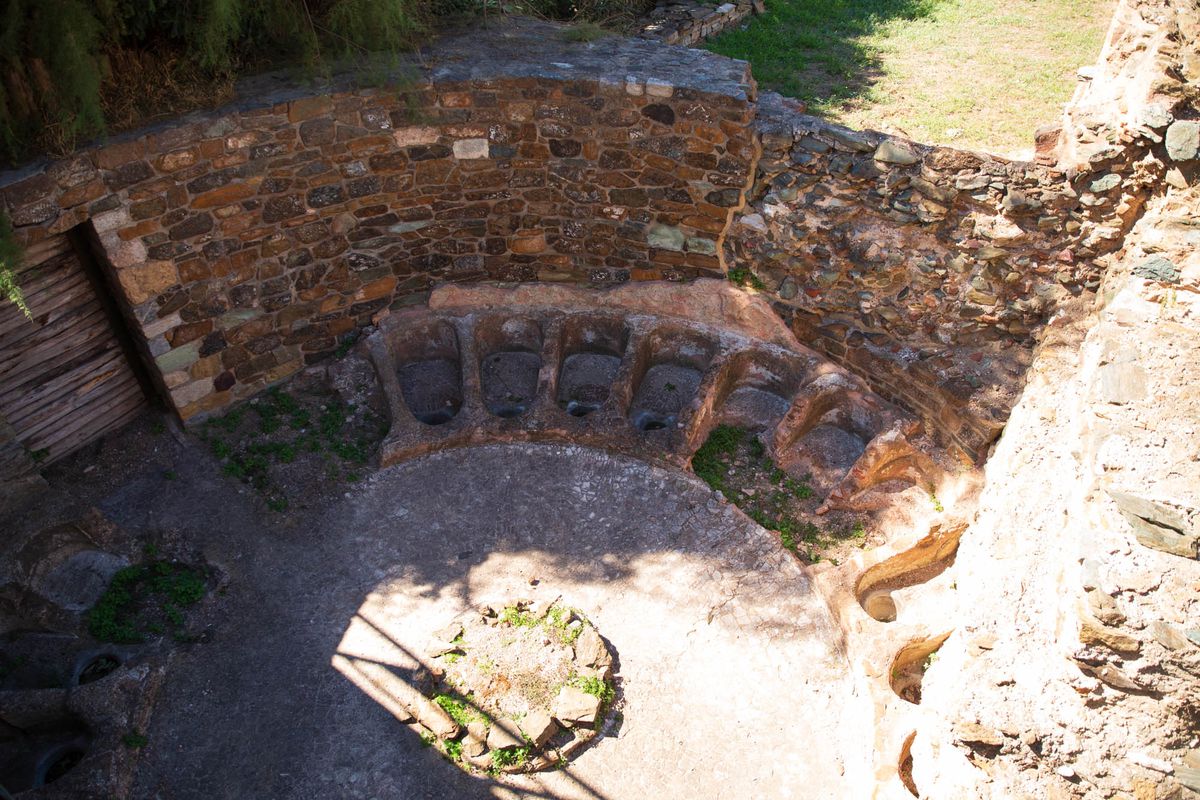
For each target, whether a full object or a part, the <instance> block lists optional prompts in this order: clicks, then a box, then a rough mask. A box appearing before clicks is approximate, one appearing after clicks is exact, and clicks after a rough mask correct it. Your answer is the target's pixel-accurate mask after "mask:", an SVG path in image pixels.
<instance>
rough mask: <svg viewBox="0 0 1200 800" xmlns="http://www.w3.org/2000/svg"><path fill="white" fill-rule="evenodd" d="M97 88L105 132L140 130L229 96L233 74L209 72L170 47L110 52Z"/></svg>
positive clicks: (216, 102)
mask: <svg viewBox="0 0 1200 800" xmlns="http://www.w3.org/2000/svg"><path fill="white" fill-rule="evenodd" d="M105 60H106V62H107V73H108V74H107V75H106V77H105V80H104V83H103V85H102V87H101V96H100V104H101V107H102V108H103V109H104V118H105V120H106V122H107V127H108V133H110V134H112V133H119V132H120V131H125V130H132V129H134V128H140V127H142V126H143V125H148V124H150V123H153V122H156V121H158V120H162V119H168V118H170V117H175V116H179V115H180V114H186V113H187V112H189V111H195V110H197V109H206V108H216V107H217V106H219V105H221V104H223V103H227V102H229V101H230V100H232V99H233V94H234V93H233V77H232V76H231V75H224V76H220V75H219V76H215V77H214V76H213V74H212V73H211V72H209V71H207V70H203V69H201V68H200V67H199V66H197V65H196V63H195V61H194V60H191V59H188V58H187V57H185V56H184V55H182V54H181V53H178V52H174V51H172V50H170V49H162V50H160V51H155V52H151V51H145V50H114V51H110V52H109V53H108V54H107V55H106V56H105Z"/></svg>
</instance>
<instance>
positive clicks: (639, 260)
mask: <svg viewBox="0 0 1200 800" xmlns="http://www.w3.org/2000/svg"><path fill="white" fill-rule="evenodd" d="M531 53H537V54H538V59H539V60H538V61H536V62H531V61H530V60H529V56H530V54H531ZM423 62H424V66H401V67H398V68H397V73H396V76H397V77H398V80H399V83H400V86H401V90H400V91H397V90H396V89H392V90H383V89H378V90H374V89H355V88H352V87H353V78H346V77H338V78H335V79H334V80H333V81H331V82H330V83H328V84H326V85H324V86H296V85H295V84H294V82H292V81H289V80H288V79H286V78H281V77H279V76H268V77H264V78H260V79H256V80H253V81H249V82H247V83H246V84H245V85H244V86H243V88H242V94H243V96H245V97H246V98H247V99H246V100H244V101H240V102H238V103H235V104H234V105H232V106H230V107H227V108H224V109H220V110H218V111H216V112H212V113H208V114H201V115H194V116H191V117H187V118H184V119H183V120H180V121H179V122H177V123H174V124H171V125H168V126H164V127H161V128H159V129H156V130H153V131H149V132H142V133H140V134H135V135H131V136H126V137H122V138H121V139H119V140H116V141H113V142H110V143H108V144H105V145H102V146H96V147H92V148H88V149H86V150H84V151H83V152H81V153H78V154H76V155H75V156H73V157H71V158H69V159H65V160H63V161H58V162H55V163H51V164H43V165H39V166H37V167H35V168H32V169H27V170H24V171H22V172H20V173H16V174H9V175H7V176H5V177H4V178H3V179H2V180H0V186H2V188H0V192H2V194H3V201H4V205H5V206H6V207H7V210H8V213H9V215H10V217H11V218H12V220H13V223H14V225H15V226H16V229H17V235H18V237H19V238H20V240H21V241H22V242H24V243H25V244H32V243H35V242H37V241H39V240H40V239H43V238H45V237H47V236H50V235H53V234H57V233H61V232H63V231H66V230H68V229H70V228H72V227H74V226H76V225H79V224H81V223H84V222H87V221H89V220H90V222H91V224H92V225H93V226H94V228H95V231H96V233H97V234H98V236H99V240H100V243H101V246H102V248H103V250H104V254H105V255H106V257H107V261H108V262H109V264H110V265H111V272H112V277H113V281H112V283H113V286H114V291H115V293H116V294H117V295H118V296H119V299H120V300H121V301H122V305H123V306H124V307H125V309H126V311H127V312H128V315H129V316H130V317H131V319H132V320H133V322H134V327H135V330H136V333H137V334H139V335H140V339H141V344H142V345H143V348H144V350H145V352H146V357H147V359H148V360H150V361H151V362H152V365H153V368H154V371H155V372H156V373H157V376H156V377H158V378H159V379H160V380H161V383H162V388H163V389H164V392H165V394H166V395H167V396H168V397H169V398H170V400H171V402H172V404H173V405H174V406H175V408H176V410H177V411H178V412H179V414H180V416H181V417H182V418H183V419H184V420H189V419H195V418H198V417H199V416H203V415H205V414H207V413H210V412H212V411H214V410H217V409H220V408H222V407H224V406H226V405H228V404H230V403H232V402H235V401H237V400H240V399H243V398H245V397H248V396H251V395H253V394H255V393H256V392H258V391H260V390H261V389H263V388H264V387H266V386H267V385H269V384H271V383H273V382H276V381H278V380H281V379H282V378H284V377H286V376H287V375H289V374H291V373H294V372H295V371H297V370H299V369H300V368H302V367H303V366H304V365H305V364H306V363H310V362H312V361H313V360H315V359H317V358H320V357H321V356H323V355H325V354H328V353H329V352H331V351H333V350H334V349H335V348H336V347H337V346H338V342H339V337H341V336H343V335H346V334H348V333H350V332H351V331H354V330H355V329H357V328H361V327H363V326H364V325H367V324H369V322H370V320H371V317H372V315H373V314H375V313H377V312H379V311H380V310H382V309H385V308H387V307H389V306H391V305H397V304H404V303H406V302H410V301H413V300H417V301H419V300H420V299H421V298H422V297H423V296H424V295H423V293H424V292H426V291H427V290H428V289H429V288H430V287H431V286H432V285H433V284H434V283H436V282H442V281H452V282H457V281H476V280H489V279H490V280H504V281H550V282H556V281H559V282H577V283H585V284H593V285H604V284H609V283H615V282H621V281H625V280H653V279H664V278H667V279H675V280H680V279H686V278H693V277H697V276H700V275H719V274H721V273H722V272H723V265H722V261H721V252H722V239H723V236H724V232H725V230H726V229H727V227H728V223H729V219H730V216H731V214H732V211H733V209H734V208H736V207H738V206H739V205H740V204H741V203H742V199H743V191H744V189H745V187H746V186H747V184H748V182H749V179H750V176H751V173H752V165H753V159H754V156H755V149H754V143H753V139H752V131H751V129H750V122H751V119H752V115H753V110H752V107H751V105H750V101H751V99H752V98H753V94H754V88H753V83H752V82H751V81H750V79H749V76H748V70H747V67H746V65H745V64H743V63H740V62H734V61H730V60H728V59H723V58H720V57H717V56H713V55H711V54H707V53H703V52H700V51H695V50H687V49H683V48H666V47H663V46H661V45H659V44H656V43H652V42H646V41H639V40H630V39H620V38H616V37H613V38H607V39H604V40H601V41H599V42H595V43H591V44H569V43H567V42H566V41H564V40H563V37H562V29H561V27H560V26H555V25H551V24H547V23H538V22H534V21H529V20H512V21H509V22H508V23H507V24H505V25H503V26H501V27H500V28H499V29H497V30H493V31H492V32H491V33H490V35H484V34H480V33H479V32H474V33H471V34H469V35H462V36H458V37H450V38H448V39H446V40H445V41H443V42H441V43H439V44H438V45H437V46H436V47H435V48H434V49H433V50H432V51H431V52H430V53H428V54H425V55H424V57H423Z"/></svg>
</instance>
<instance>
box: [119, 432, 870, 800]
mask: <svg viewBox="0 0 1200 800" xmlns="http://www.w3.org/2000/svg"><path fill="white" fill-rule="evenodd" d="M191 485H192V486H197V485H198V484H196V483H193V484H191ZM187 499H188V498H186V497H180V498H179V502H186V501H187ZM125 500H126V502H124V503H122V504H121V505H122V506H124V507H125V508H130V507H131V506H130V504H128V502H127V501H128V498H125ZM136 506H137V504H133V506H132V507H136ZM163 513H164V511H163V509H162V508H161V505H160V508H159V509H158V511H157V512H156V514H158V515H159V518H160V519H161V518H162V517H161V515H162V514H163ZM165 513H166V514H167V515H168V516H173V515H172V514H171V512H169V511H168V512H165ZM252 516H253V515H252V512H249V510H248V509H241V508H239V506H238V503H237V502H233V503H231V504H230V506H229V508H227V510H226V514H225V516H224V517H223V519H222V522H223V523H225V524H222V525H220V526H216V527H214V526H212V525H211V522H212V520H208V519H197V518H196V517H194V516H193V517H191V518H190V519H187V518H186V516H185V515H184V514H182V511H180V515H179V517H178V520H179V522H181V523H183V524H185V525H186V526H187V527H188V528H189V530H188V532H187V533H188V535H189V536H192V537H194V538H195V539H196V540H197V544H198V546H199V547H200V548H201V549H202V550H203V551H204V553H205V555H206V556H207V557H208V558H209V559H210V560H212V561H213V562H214V563H216V564H217V565H219V567H220V568H221V569H222V570H224V571H225V572H226V573H227V577H228V584H227V587H228V588H227V593H226V595H225V597H224V599H223V601H222V602H223V604H224V607H223V609H222V616H223V617H224V619H223V620H222V621H221V622H219V623H218V624H217V626H216V628H215V629H214V635H213V639H212V641H211V643H209V644H206V645H202V646H193V647H188V648H183V649H181V650H178V651H177V652H176V655H175V658H174V660H173V664H172V666H171V670H170V673H169V679H168V681H167V684H166V686H165V687H164V689H163V694H162V696H161V697H160V700H159V702H158V705H157V709H156V713H155V717H154V720H153V723H152V725H151V729H150V731H149V736H150V741H151V746H149V747H148V748H147V749H146V751H145V752H144V754H143V757H142V761H141V764H140V765H139V774H138V778H137V782H136V785H135V792H134V796H135V797H144V798H171V799H172V800H184V799H185V798H193V797H195V798H200V797H203V798H206V800H210V799H211V798H226V797H227V798H234V797H236V798H245V797H266V796H270V797H279V798H310V797H312V798H316V797H322V798H323V797H344V798H372V797H397V798H400V797H402V798H430V800H432V799H434V798H476V797H478V798H485V797H503V798H515V797H521V798H535V797H545V798H613V800H616V799H617V798H622V799H624V798H641V797H654V798H684V797H687V798H692V797H706V798H731V799H732V798H751V797H753V798H788V797H794V798H845V797H856V796H858V797H862V796H867V794H868V793H869V790H868V789H866V788H865V787H866V784H865V783H864V779H865V778H867V777H868V776H869V771H870V770H869V765H870V742H869V737H863V736H861V735H857V736H856V735H855V734H854V731H855V730H857V731H860V732H861V731H863V730H869V729H870V725H871V713H872V709H871V707H870V704H869V703H867V702H865V701H864V702H860V700H859V698H858V695H857V693H856V689H855V686H854V684H853V681H852V680H851V679H850V669H849V664H848V663H847V662H846V660H845V657H844V655H843V649H842V646H841V644H840V641H839V637H840V632H839V631H838V630H837V628H836V626H835V625H834V624H833V622H832V620H831V619H830V616H829V613H828V611H827V609H826V607H825V605H824V603H823V601H822V600H821V599H820V597H819V596H818V595H817V594H816V593H815V592H814V591H813V590H812V588H811V586H810V583H809V581H808V579H807V577H806V575H805V571H804V569H803V568H802V567H801V566H800V565H799V564H798V563H797V562H796V561H795V560H794V559H793V558H792V557H791V556H790V555H789V554H788V553H787V552H786V551H784V550H783V549H782V548H781V547H780V546H779V544H778V542H777V541H776V540H775V539H774V537H773V536H772V535H771V534H769V533H767V532H766V531H764V530H762V529H761V528H759V527H758V526H756V525H755V524H754V523H752V522H750V521H749V520H748V519H746V518H745V517H744V516H742V515H741V513H740V512H738V511H737V510H736V509H734V508H732V507H731V506H728V505H725V504H722V503H720V502H718V501H717V500H715V499H714V498H713V496H712V494H711V492H710V491H709V490H708V488H707V487H706V486H705V485H703V484H702V483H700V482H699V481H697V480H696V479H694V478H693V477H691V476H687V475H684V474H682V473H676V472H670V471H666V470H663V469H660V468H656V467H651V466H649V465H646V464H644V463H641V462H637V461H633V460H629V459H624V458H617V457H613V456H610V455H606V454H604V453H601V452H598V451H593V450H587V449H581V448H578V447H560V446H544V445H512V446H490V447H483V448H476V449H467V450H459V451H452V452H447V453H442V454H438V455H434V456H430V457H427V458H423V459H418V460H416V461H412V462H408V463H405V464H402V465H399V466H397V467H393V468H391V469H387V470H383V471H381V472H378V473H375V474H374V475H372V476H371V478H370V479H369V480H367V481H365V482H364V483H362V484H360V485H358V486H357V487H355V488H354V489H352V490H351V491H350V492H347V493H346V494H345V496H344V497H342V498H340V499H339V500H338V501H337V502H335V503H334V504H332V505H331V506H328V507H326V508H325V509H324V511H323V512H321V513H320V514H319V516H318V515H316V514H314V516H313V518H310V519H305V518H301V519H299V520H296V524H294V525H293V526H291V528H290V530H280V529H275V530H270V531H262V530H259V531H257V532H256V531H254V530H253V529H254V526H255V524H256V523H255V520H254V519H253V518H252ZM123 522H124V523H125V524H137V523H138V520H137V519H126V520H123ZM533 580H536V585H531V581H533ZM559 595H561V597H562V599H563V601H564V602H566V603H569V604H571V605H574V606H577V607H579V608H581V609H583V610H584V611H585V612H586V613H587V614H588V615H589V617H590V619H592V621H593V622H594V623H595V624H596V626H597V628H598V629H599V631H600V632H601V633H602V634H603V635H604V636H605V638H606V639H607V640H608V641H609V643H610V645H611V648H612V650H613V652H614V654H615V656H616V658H617V670H616V683H617V692H618V700H617V710H618V711H619V712H620V715H619V716H618V717H617V719H619V723H618V724H615V725H612V726H610V728H609V729H608V730H607V731H606V732H605V734H604V735H603V736H601V737H599V738H598V739H597V740H596V741H595V743H594V744H593V745H592V746H591V747H589V748H588V749H587V750H586V751H584V752H583V753H582V754H581V755H580V756H578V757H577V758H576V759H574V760H573V761H572V763H571V764H570V766H569V767H568V768H566V769H565V770H562V771H558V772H550V773H543V774H540V775H533V776H520V777H512V778H503V779H490V778H479V777H471V776H468V775H465V774H463V773H462V772H460V771H459V770H458V769H457V768H455V767H454V766H452V765H450V764H448V763H446V762H445V761H443V760H442V758H441V757H440V756H439V755H438V754H437V753H436V751H434V750H432V749H429V748H425V747H423V746H422V745H421V743H420V741H419V739H418V736H417V735H416V733H414V732H413V730H412V729H410V728H409V727H408V726H406V725H403V724H401V723H400V722H398V721H397V720H396V719H395V718H394V717H393V716H392V715H391V714H390V713H389V712H388V711H387V710H386V709H385V708H384V706H382V705H380V704H378V703H377V702H375V701H374V700H372V699H371V698H370V697H368V696H367V694H365V693H364V692H363V691H361V690H360V689H359V688H358V687H357V686H356V685H355V684H354V683H353V682H352V681H351V680H348V679H347V677H346V676H344V675H343V674H340V673H339V671H338V669H337V668H335V666H334V663H333V662H334V661H335V656H336V655H338V654H341V657H342V658H343V659H345V657H347V656H349V657H351V658H353V657H363V656H366V657H370V658H372V659H373V660H376V661H382V662H385V663H387V664H389V665H390V670H391V672H392V674H393V675H395V676H397V679H398V680H402V679H403V676H404V675H405V674H406V669H411V668H413V667H415V666H416V664H415V660H418V659H424V658H425V656H424V655H423V651H424V646H425V644H426V642H427V641H428V638H429V634H430V632H431V631H433V630H435V629H437V628H438V627H440V625H441V624H442V623H444V621H445V620H446V619H448V618H450V617H451V616H453V615H455V614H456V613H458V612H459V611H461V610H464V609H466V608H468V607H472V606H475V605H478V604H481V603H487V602H503V601H505V600H508V599H512V598H515V597H530V598H540V599H547V600H549V599H553V598H555V597H556V596H559Z"/></svg>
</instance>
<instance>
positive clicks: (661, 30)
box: [639, 0, 766, 47]
mask: <svg viewBox="0 0 1200 800" xmlns="http://www.w3.org/2000/svg"><path fill="white" fill-rule="evenodd" d="M764 11H766V6H765V5H764V4H763V0H737V2H736V3H722V4H721V5H719V6H713V5H712V4H710V3H704V2H692V0H665V2H659V3H658V4H657V5H655V6H654V8H653V9H652V10H651V11H650V13H649V14H648V15H647V16H648V17H649V20H650V21H649V22H648V23H646V24H645V25H644V26H642V30H641V33H640V34H639V35H640V36H641V37H642V38H645V39H657V40H658V41H660V42H662V43H663V44H678V45H684V46H686V47H691V46H692V45H694V44H696V43H697V42H700V41H703V40H704V39H707V38H708V37H710V36H716V35H717V34H719V33H721V32H722V31H725V30H728V29H729V28H732V27H733V26H735V25H737V24H739V23H740V22H741V21H742V20H744V19H746V18H747V17H749V16H750V15H751V14H762V13H763V12H764Z"/></svg>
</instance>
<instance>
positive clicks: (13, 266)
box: [0, 81, 33, 319]
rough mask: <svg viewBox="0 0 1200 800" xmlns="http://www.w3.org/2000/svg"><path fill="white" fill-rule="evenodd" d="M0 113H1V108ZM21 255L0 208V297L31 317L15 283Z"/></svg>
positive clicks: (0, 125)
mask: <svg viewBox="0 0 1200 800" xmlns="http://www.w3.org/2000/svg"><path fill="white" fill-rule="evenodd" d="M3 102H4V83H3V81H0V106H2V104H3ZM0 114H3V110H2V108H0ZM3 132H4V120H3V117H0V138H2V136H3ZM2 144H3V142H0V145H2ZM21 257H22V253H21V246H20V245H19V244H17V239H16V235H15V234H14V233H13V228H12V221H11V220H10V219H9V218H8V215H7V214H5V213H4V210H3V209H0V297H3V298H4V299H5V300H8V301H9V302H10V303H12V304H13V305H15V306H16V307H17V308H19V309H20V310H21V313H22V314H24V315H25V316H26V317H28V318H29V319H33V313H32V312H31V311H30V310H29V306H28V305H26V304H25V295H24V294H23V293H22V292H21V287H20V286H18V285H17V266H18V265H19V264H20V263H21Z"/></svg>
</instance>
